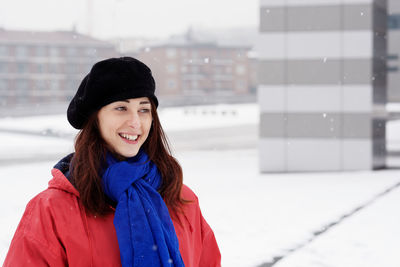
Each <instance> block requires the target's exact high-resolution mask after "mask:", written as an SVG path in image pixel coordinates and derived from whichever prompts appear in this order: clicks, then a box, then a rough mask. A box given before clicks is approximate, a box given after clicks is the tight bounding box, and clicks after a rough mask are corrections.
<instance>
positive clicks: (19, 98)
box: [0, 29, 117, 108]
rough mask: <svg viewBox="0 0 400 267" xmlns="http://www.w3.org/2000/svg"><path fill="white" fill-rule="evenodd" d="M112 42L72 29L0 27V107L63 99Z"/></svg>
mask: <svg viewBox="0 0 400 267" xmlns="http://www.w3.org/2000/svg"><path fill="white" fill-rule="evenodd" d="M112 56H117V52H116V51H115V49H114V46H113V45H111V44H109V43H106V42H103V41H99V40H96V39H93V38H91V37H88V36H85V35H82V34H79V33H76V32H73V31H56V32H30V31H8V30H4V29H0V107H2V108H7V107H15V106H24V105H30V104H41V103H54V102H67V101H69V100H70V99H71V98H72V96H73V94H74V93H75V92H76V90H77V88H78V86H79V83H80V82H81V80H82V78H83V75H84V74H86V73H87V72H88V71H89V70H90V68H91V66H92V65H93V63H95V62H96V61H98V60H99V59H103V58H107V57H112Z"/></svg>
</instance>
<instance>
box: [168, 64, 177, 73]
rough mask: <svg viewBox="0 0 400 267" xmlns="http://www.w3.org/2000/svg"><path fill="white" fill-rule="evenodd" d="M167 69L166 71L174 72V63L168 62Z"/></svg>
mask: <svg viewBox="0 0 400 267" xmlns="http://www.w3.org/2000/svg"><path fill="white" fill-rule="evenodd" d="M167 71H168V73H175V72H176V67H175V64H168V65H167Z"/></svg>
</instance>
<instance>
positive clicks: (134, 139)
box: [121, 134, 138, 141]
mask: <svg viewBox="0 0 400 267" xmlns="http://www.w3.org/2000/svg"><path fill="white" fill-rule="evenodd" d="M121 136H122V137H123V138H125V139H128V140H130V141H136V139H137V138H138V136H137V135H129V134H121Z"/></svg>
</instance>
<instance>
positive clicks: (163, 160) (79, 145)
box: [70, 98, 186, 215]
mask: <svg viewBox="0 0 400 267" xmlns="http://www.w3.org/2000/svg"><path fill="white" fill-rule="evenodd" d="M149 100H150V102H151V113H152V117H153V123H152V126H151V128H150V133H149V136H148V137H147V140H146V141H145V142H144V144H143V149H144V151H145V152H146V153H147V154H148V156H149V158H150V160H152V161H153V162H154V163H155V164H156V166H157V168H158V170H159V171H160V173H161V177H162V184H161V187H160V189H159V192H160V194H161V196H162V197H163V199H164V201H165V203H166V204H167V205H168V207H169V208H170V209H172V210H173V211H176V210H178V209H179V208H180V207H181V205H182V204H184V203H185V202H186V201H185V200H183V199H182V198H181V194H180V192H181V189H182V180H183V178H182V176H183V175H182V168H181V166H180V165H179V163H178V161H177V160H176V159H175V158H174V157H173V156H172V153H171V149H170V146H169V144H168V139H167V137H166V135H165V133H164V130H163V129H162V126H161V123H160V120H159V118H158V114H157V109H156V107H155V105H154V102H153V101H152V99H150V98H149ZM97 114H98V111H97V112H94V113H93V114H92V115H91V116H90V118H89V119H88V121H87V123H86V124H85V126H84V127H83V128H82V130H81V131H80V132H79V133H78V135H77V137H76V139H75V154H74V156H73V158H72V162H71V170H70V171H71V173H72V179H71V181H72V183H73V184H74V186H75V187H76V189H77V190H78V192H79V194H80V199H81V202H82V204H83V206H84V207H85V208H86V210H87V211H88V212H90V213H92V214H95V215H104V214H106V213H107V212H109V211H110V208H109V204H108V203H107V201H106V197H105V195H104V191H103V187H102V183H101V177H100V170H101V169H102V168H103V167H104V164H105V155H106V153H107V144H106V142H105V141H104V140H103V138H102V137H101V134H100V131H99V123H98V119H97Z"/></svg>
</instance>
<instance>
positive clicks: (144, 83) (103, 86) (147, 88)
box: [67, 57, 158, 129]
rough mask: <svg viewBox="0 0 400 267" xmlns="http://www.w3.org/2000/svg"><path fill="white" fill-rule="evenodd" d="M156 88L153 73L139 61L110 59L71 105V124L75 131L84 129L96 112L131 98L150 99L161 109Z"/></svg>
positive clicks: (96, 70) (84, 83)
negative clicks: (155, 93) (155, 92)
mask: <svg viewBox="0 0 400 267" xmlns="http://www.w3.org/2000/svg"><path fill="white" fill-rule="evenodd" d="M155 87H156V86H155V81H154V79H153V76H152V74H151V70H150V69H149V68H148V67H147V66H146V65H145V64H144V63H143V62H141V61H139V60H137V59H135V58H131V57H121V58H109V59H106V60H103V61H100V62H97V63H96V64H94V65H93V67H92V69H91V70H90V72H89V74H87V75H86V76H85V78H84V79H83V80H82V82H81V85H80V86H79V88H78V91H77V92H76V94H75V96H74V98H72V100H71V103H70V104H69V107H68V111H67V117H68V121H69V123H70V124H71V125H72V126H73V127H74V128H76V129H82V128H83V126H84V125H85V123H86V121H87V120H88V118H89V117H90V115H91V114H92V113H93V112H95V111H96V110H99V109H100V108H101V107H103V106H105V105H108V104H110V103H112V102H115V101H119V100H124V99H129V98H137V97H149V98H151V99H152V100H153V102H154V103H155V105H156V107H157V106H158V100H157V98H156V96H155V95H154V91H155Z"/></svg>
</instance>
